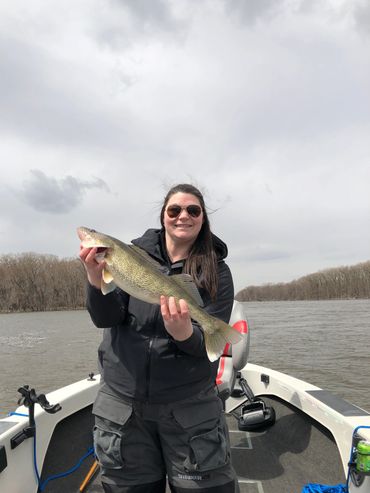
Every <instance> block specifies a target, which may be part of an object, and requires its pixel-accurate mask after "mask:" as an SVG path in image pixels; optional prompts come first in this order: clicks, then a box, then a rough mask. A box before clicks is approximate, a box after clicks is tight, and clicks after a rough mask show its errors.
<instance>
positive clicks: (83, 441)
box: [0, 301, 370, 493]
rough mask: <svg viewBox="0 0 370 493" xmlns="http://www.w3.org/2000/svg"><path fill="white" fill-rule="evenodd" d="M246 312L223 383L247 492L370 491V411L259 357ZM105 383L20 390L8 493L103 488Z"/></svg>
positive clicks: (1, 429)
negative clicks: (100, 397) (97, 418)
mask: <svg viewBox="0 0 370 493" xmlns="http://www.w3.org/2000/svg"><path fill="white" fill-rule="evenodd" d="M244 310H245V304H243V303H238V302H236V301H235V303H234V307H233V312H232V316H231V320H230V324H232V325H234V326H235V328H237V330H239V331H240V332H242V333H243V334H244V337H243V340H242V341H241V342H239V343H237V344H235V345H234V346H232V347H230V346H226V347H225V350H224V354H223V356H222V357H221V358H220V363H219V372H218V375H217V381H216V385H217V388H218V391H219V395H220V398H221V399H222V401H223V404H224V411H225V414H226V418H227V421H228V425H229V435H230V442H231V459H232V463H233V466H234V468H235V470H236V472H237V475H238V482H239V488H240V493H301V492H316V491H317V492H319V491H320V492H323V491H326V492H330V493H335V492H349V493H355V492H356V493H370V414H369V413H368V412H367V411H365V410H363V409H361V408H359V407H357V406H355V405H354V404H351V403H349V402H346V401H344V400H343V399H341V398H340V397H338V396H336V395H334V394H332V393H330V392H328V391H327V390H325V389H321V388H319V387H317V386H314V385H311V384H310V383H308V382H305V381H303V380H300V379H297V378H295V377H293V376H290V375H288V374H285V373H282V372H279V371H275V370H273V369H269V368H265V367H263V366H260V365H256V364H253V363H251V362H250V361H249V353H250V330H249V327H248V321H247V318H246V316H245V313H244ZM99 381H100V376H99V375H94V374H92V373H90V374H89V375H87V376H86V379H84V380H81V381H78V382H75V383H72V384H70V385H68V386H66V387H63V388H60V389H58V390H55V391H53V392H50V393H48V394H47V395H44V394H42V393H38V391H37V390H35V389H34V388H32V387H31V386H29V385H23V386H21V387H20V388H19V392H20V398H21V405H20V406H19V407H18V408H17V409H16V410H15V411H14V412H12V413H10V414H9V415H8V416H6V417H4V418H2V419H0V492H1V493H38V492H42V491H45V492H46V493H49V492H50V493H62V492H63V493H74V492H78V491H86V492H87V493H100V492H102V491H103V490H102V487H101V485H100V481H99V465H98V463H97V461H96V460H95V457H94V453H93V452H94V451H93V444H92V427H93V416H92V413H91V411H92V404H93V402H94V399H95V396H96V393H97V390H98V387H99ZM20 384H23V382H20ZM15 393H16V389H15ZM168 491H169V489H168Z"/></svg>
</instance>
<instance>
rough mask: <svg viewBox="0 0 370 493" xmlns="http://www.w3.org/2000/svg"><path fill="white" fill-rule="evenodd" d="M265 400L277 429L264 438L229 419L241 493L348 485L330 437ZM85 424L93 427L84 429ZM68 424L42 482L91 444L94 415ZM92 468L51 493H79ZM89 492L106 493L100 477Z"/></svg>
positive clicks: (61, 481) (79, 415) (59, 484)
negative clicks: (68, 434) (69, 439)
mask: <svg viewBox="0 0 370 493" xmlns="http://www.w3.org/2000/svg"><path fill="white" fill-rule="evenodd" d="M264 400H265V402H266V404H267V405H272V406H273V407H274V409H275V412H276V423H275V424H274V426H272V427H271V428H268V429H267V430H265V431H263V432H242V431H239V430H238V426H237V421H236V419H235V418H234V416H232V415H228V416H227V419H228V424H229V430H230V440H231V445H232V462H233V465H234V468H235V470H236V473H237V475H238V478H239V486H240V493H300V492H301V490H302V487H303V486H304V485H305V484H307V483H321V484H330V485H335V484H338V483H344V482H345V477H344V474H343V472H342V464H341V460H340V456H339V452H338V450H337V447H336V445H335V443H334V441H333V439H332V437H331V436H330V434H329V433H328V432H327V431H326V430H325V429H323V428H322V427H321V426H319V425H318V424H317V423H316V422H314V421H313V420H311V419H310V418H308V417H307V416H306V415H305V414H303V413H301V412H299V411H297V410H296V409H295V408H291V407H290V406H288V405H286V403H284V404H283V403H282V402H280V401H278V400H276V399H271V398H265V399H264ZM81 418H83V419H84V420H85V423H86V425H87V426H85V427H81ZM68 419H69V420H70V423H69V424H68V431H66V427H65V426H63V428H61V429H60V431H59V432H58V430H56V431H55V433H54V435H53V438H52V440H55V441H56V442H55V444H56V446H55V447H50V448H51V449H52V450H56V449H58V453H57V454H53V456H47V457H46V461H45V465H44V469H43V474H42V478H44V477H48V476H50V475H51V474H53V473H55V471H56V470H66V469H68V467H70V463H71V456H74V455H75V456H76V457H81V456H82V455H83V453H84V452H86V449H87V448H88V444H89V442H91V428H92V416H91V412H90V409H86V410H82V411H80V412H79V413H77V415H74V416H72V417H70V418H68ZM86 420H88V421H89V422H86ZM58 433H63V436H64V438H65V434H66V433H70V436H71V441H68V440H65V439H64V440H60V439H59V438H58ZM72 437H73V438H72ZM82 443H83V444H85V445H84V449H83V448H81V444H82ZM57 444H59V445H57ZM66 444H67V445H66ZM90 446H91V444H90ZM63 447H64V450H63ZM63 462H65V463H64V464H63ZM92 462H93V459H92V458H89V460H86V461H85V463H84V464H83V466H82V467H81V468H80V469H79V472H78V474H77V473H76V474H74V475H72V476H69V477H67V478H62V479H59V480H57V481H53V484H51V483H50V484H49V488H48V491H51V492H54V493H62V492H63V493H64V492H65V491H69V492H73V491H76V492H77V491H79V487H80V485H81V483H82V480H83V478H84V477H85V476H86V474H87V473H88V471H89V469H90V467H91V465H92ZM84 491H86V492H87V493H102V492H103V489H102V486H101V484H100V480H99V475H98V474H97V475H96V476H95V477H94V478H93V479H92V480H91V482H90V484H89V485H88V486H87V487H86V489H85V490H84ZM167 491H168V492H169V489H168V490H167Z"/></svg>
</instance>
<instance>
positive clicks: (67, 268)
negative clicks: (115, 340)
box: [0, 253, 370, 313]
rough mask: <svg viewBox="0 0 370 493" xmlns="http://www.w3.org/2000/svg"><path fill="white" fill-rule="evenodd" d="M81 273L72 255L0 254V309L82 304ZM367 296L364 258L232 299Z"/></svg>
mask: <svg viewBox="0 0 370 493" xmlns="http://www.w3.org/2000/svg"><path fill="white" fill-rule="evenodd" d="M85 294H86V273H85V269H84V267H83V265H82V263H81V262H80V260H79V259H77V258H72V259H60V258H58V257H56V256H53V255H41V254H36V253H22V254H18V255H3V256H0V312H2V313H6V312H27V311H48V310H76V309H82V308H84V307H85ZM350 298H370V261H368V262H364V263H361V264H357V265H354V266H350V267H339V268H335V269H326V270H323V271H320V272H316V273H314V274H309V275H307V276H304V277H301V278H299V279H297V280H294V281H291V282H288V283H277V284H265V285H263V286H248V287H246V288H245V289H243V290H241V291H239V293H238V294H237V295H236V299H237V300H238V301H270V300H317V299H324V300H326V299H350Z"/></svg>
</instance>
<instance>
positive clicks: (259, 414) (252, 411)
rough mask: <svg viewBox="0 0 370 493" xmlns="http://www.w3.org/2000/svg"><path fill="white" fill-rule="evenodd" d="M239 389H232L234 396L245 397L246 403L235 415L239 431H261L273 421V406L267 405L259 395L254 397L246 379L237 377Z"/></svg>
mask: <svg viewBox="0 0 370 493" xmlns="http://www.w3.org/2000/svg"><path fill="white" fill-rule="evenodd" d="M239 385H240V387H241V388H240V389H234V390H233V393H232V395H233V396H234V397H242V396H243V395H244V396H245V397H247V399H248V401H249V402H248V403H247V404H244V405H243V406H242V407H241V409H240V415H239V416H236V419H237V421H238V428H239V430H240V431H262V430H265V429H266V428H269V427H270V426H272V425H273V424H274V423H275V420H276V413H275V409H274V408H273V407H270V406H267V405H266V403H265V402H264V401H263V400H262V399H260V398H259V397H255V396H254V394H253V392H252V389H251V388H250V387H249V385H248V384H247V381H246V380H245V379H244V378H242V377H239Z"/></svg>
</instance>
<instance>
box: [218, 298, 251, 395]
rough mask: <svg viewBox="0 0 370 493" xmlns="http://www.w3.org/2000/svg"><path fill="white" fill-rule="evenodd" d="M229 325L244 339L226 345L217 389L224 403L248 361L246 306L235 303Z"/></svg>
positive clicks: (248, 343)
mask: <svg viewBox="0 0 370 493" xmlns="http://www.w3.org/2000/svg"><path fill="white" fill-rule="evenodd" d="M229 324H230V325H232V326H233V327H234V328H235V329H236V330H238V331H239V332H240V333H241V334H243V335H244V337H243V338H242V339H241V340H240V341H239V342H238V343H236V344H233V345H231V344H226V346H225V348H224V351H223V354H222V356H221V358H220V361H219V365H218V373H217V377H216V387H217V390H218V394H219V396H220V397H221V399H222V401H223V402H225V401H226V399H228V398H229V397H230V396H231V394H232V392H233V390H234V385H235V381H236V376H237V373H238V371H240V370H242V369H243V368H244V366H245V365H246V364H247V360H248V355H249V346H250V332H249V327H248V321H247V318H246V315H245V304H243V303H240V302H238V301H234V305H233V309H232V312H231V317H230V322H229Z"/></svg>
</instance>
